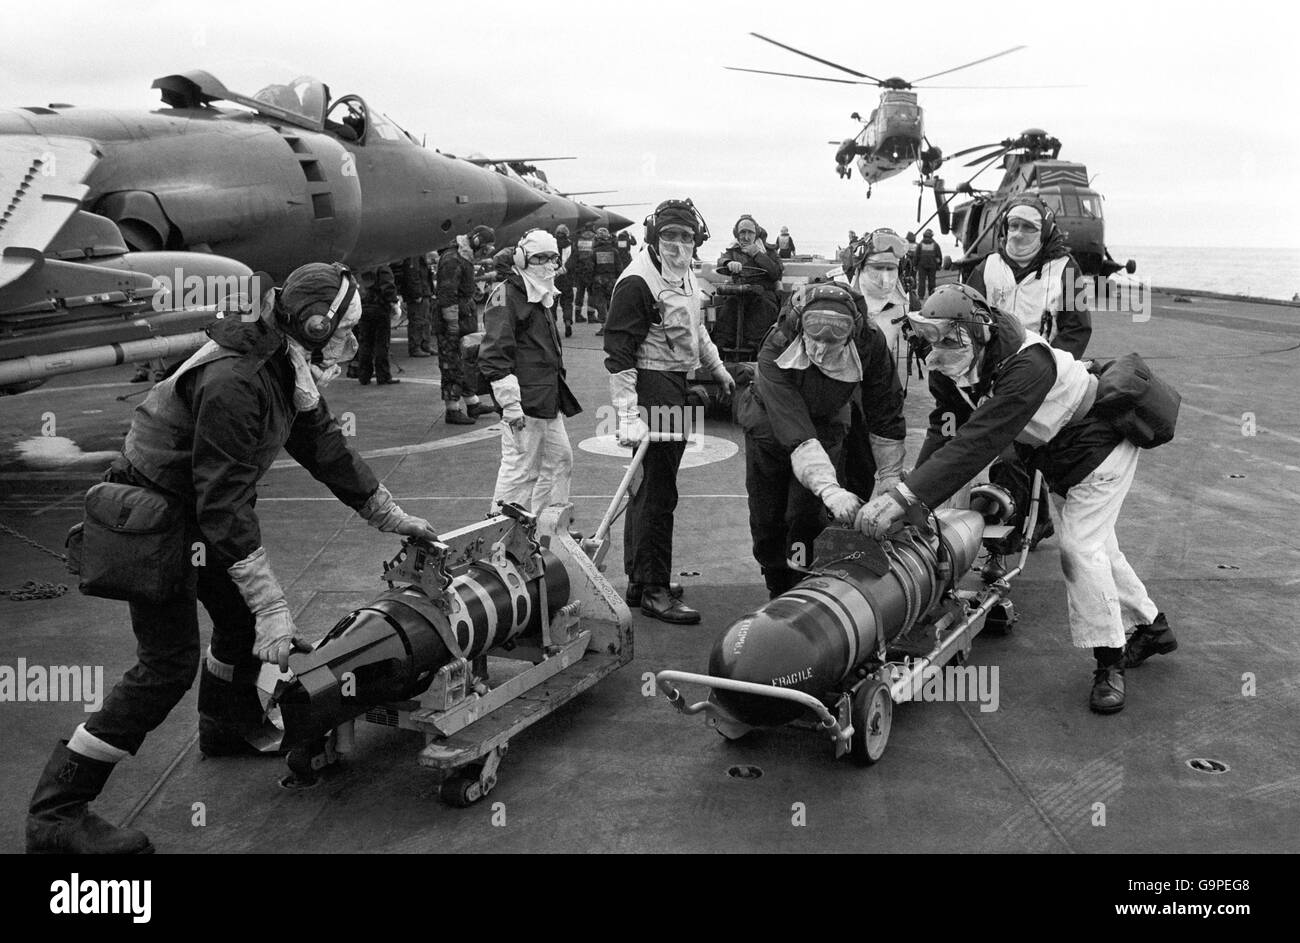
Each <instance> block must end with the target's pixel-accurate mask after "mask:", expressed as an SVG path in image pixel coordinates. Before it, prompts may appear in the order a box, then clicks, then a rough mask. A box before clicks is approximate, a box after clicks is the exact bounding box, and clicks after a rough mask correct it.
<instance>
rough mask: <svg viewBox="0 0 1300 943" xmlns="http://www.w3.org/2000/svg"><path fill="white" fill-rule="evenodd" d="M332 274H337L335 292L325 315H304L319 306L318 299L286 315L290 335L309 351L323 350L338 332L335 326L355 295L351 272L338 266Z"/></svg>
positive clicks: (354, 283) (355, 288)
mask: <svg viewBox="0 0 1300 943" xmlns="http://www.w3.org/2000/svg"><path fill="white" fill-rule="evenodd" d="M334 270H335V271H336V272H338V273H339V290H338V293H337V294H335V296H334V300H333V301H332V302H330V307H329V311H328V312H326V313H325V314H308V313H307V312H308V310H309V309H310V308H313V307H316V306H318V305H319V304H320V300H319V299H313V300H311V301H307V302H304V303H303V304H301V305H299V306H298V309H297V310H296V311H291V312H288V315H287V320H288V323H289V329H290V331H291V332H292V333H293V334H294V335H295V336H297V337H298V338H299V339H300V340H301V341H302V343H303V344H304V345H305V346H308V347H311V348H312V349H313V350H319V349H320V348H322V347H324V346H325V345H326V344H327V343H329V340H330V338H331V337H333V336H334V332H335V331H337V330H338V329H339V323H340V322H342V320H343V318H344V316H345V315H346V314H347V313H348V308H350V307H351V306H352V299H353V298H355V297H356V294H357V281H356V279H355V278H354V277H353V275H352V272H351V270H350V269H349V268H348V267H347V266H346V265H344V264H343V263H341V262H335V263H334Z"/></svg>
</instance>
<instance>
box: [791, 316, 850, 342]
mask: <svg viewBox="0 0 1300 943" xmlns="http://www.w3.org/2000/svg"><path fill="white" fill-rule="evenodd" d="M803 333H804V336H805V337H807V338H808V339H809V340H814V341H820V342H821V343H823V344H843V343H844V342H845V341H847V340H848V339H849V337H850V336H851V335H852V334H853V316H852V315H850V314H844V313H842V312H839V311H827V310H825V309H821V308H818V309H814V310H812V311H807V312H805V313H804V316H803Z"/></svg>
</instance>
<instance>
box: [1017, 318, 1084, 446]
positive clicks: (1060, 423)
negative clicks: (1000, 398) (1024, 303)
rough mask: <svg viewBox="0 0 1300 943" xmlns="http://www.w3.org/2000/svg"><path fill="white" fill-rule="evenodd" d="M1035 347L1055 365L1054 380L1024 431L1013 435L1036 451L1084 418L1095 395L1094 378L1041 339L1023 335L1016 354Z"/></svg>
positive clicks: (1075, 362)
mask: <svg viewBox="0 0 1300 943" xmlns="http://www.w3.org/2000/svg"><path fill="white" fill-rule="evenodd" d="M1035 344H1041V345H1043V346H1044V347H1046V348H1047V350H1048V352H1049V353H1051V355H1052V359H1053V360H1055V361H1056V380H1055V382H1053V383H1052V388H1051V389H1050V390H1048V392H1047V396H1046V398H1044V400H1043V402H1042V404H1041V405H1040V406H1039V407H1038V409H1037V410H1035V411H1034V415H1033V416H1031V417H1030V419H1029V422H1028V423H1027V424H1026V425H1025V428H1023V429H1022V430H1020V432H1019V433H1018V434H1017V435H1016V441H1017V442H1022V443H1024V444H1025V445H1031V446H1034V447H1035V448H1039V447H1041V446H1044V445H1046V444H1047V443H1048V442H1050V441H1052V439H1053V438H1055V437H1056V434H1057V433H1059V432H1060V431H1061V430H1062V429H1064V428H1065V427H1066V426H1067V425H1069V424H1070V421H1071V420H1072V419H1075V418H1076V414H1077V416H1078V417H1079V418H1082V416H1083V415H1086V414H1087V411H1088V409H1089V408H1091V405H1092V400H1094V399H1095V398H1096V395H1097V378H1096V377H1095V376H1094V375H1093V374H1091V373H1089V372H1088V368H1087V367H1085V366H1084V365H1083V363H1082V362H1081V361H1078V360H1075V359H1074V357H1073V356H1072V355H1071V354H1069V353H1067V352H1066V351H1064V350H1057V349H1056V348H1055V347H1052V346H1051V345H1049V344H1048V343H1047V341H1045V340H1043V337H1042V335H1040V334H1036V333H1034V332H1033V331H1025V340H1024V343H1023V344H1021V345H1020V350H1018V351H1016V353H1019V352H1020V351H1023V350H1028V349H1029V348H1030V347H1032V346H1034V345H1035Z"/></svg>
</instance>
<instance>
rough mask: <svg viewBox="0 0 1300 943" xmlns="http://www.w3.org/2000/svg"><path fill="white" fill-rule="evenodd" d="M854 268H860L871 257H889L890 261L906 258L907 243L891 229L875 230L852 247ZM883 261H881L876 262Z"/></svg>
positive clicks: (899, 260)
mask: <svg viewBox="0 0 1300 943" xmlns="http://www.w3.org/2000/svg"><path fill="white" fill-rule="evenodd" d="M851 248H852V251H853V263H854V267H861V266H863V265H865V264H866V262H867V260H868V259H870V258H871V257H872V256H873V255H885V254H887V255H889V256H891V257H892V261H894V262H901V261H903V259H905V258H907V243H905V242H904V241H903V240H902V239H901V238H899V235H898V233H896V232H894V231H893V230H892V229H877V230H876V231H875V232H872V233H868V234H867V235H866V236H865V237H863V238H862V239H859V240H858V241H857V242H855V243H854V244H853V245H852V247H851ZM877 261H883V260H877Z"/></svg>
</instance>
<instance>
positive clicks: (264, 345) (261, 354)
mask: <svg viewBox="0 0 1300 943" xmlns="http://www.w3.org/2000/svg"><path fill="white" fill-rule="evenodd" d="M223 329H225V330H223ZM238 330H239V329H238V328H236V327H234V326H227V325H225V324H219V325H214V326H213V328H212V329H210V333H211V332H212V331H216V332H220V333H222V334H223V336H224V335H229V334H233V333H235V332H237V331H238ZM247 330H248V331H249V332H252V330H253V329H252V328H251V327H250V328H248V329H247ZM283 343H284V342H283V340H281V339H280V338H279V337H278V336H270V334H269V332H268V334H266V335H262V336H260V337H257V338H256V339H254V340H252V342H251V343H250V344H247V345H245V349H238V348H235V347H226V346H223V345H222V344H219V343H217V341H215V340H209V341H207V342H206V343H205V344H204V345H203V346H202V347H200V348H199V349H198V350H196V351H195V352H194V353H193V354H192V355H190V358H189V359H188V360H186V361H185V362H184V363H183V364H181V365H180V367H178V368H177V369H176V371H175V372H174V373H172V375H171V376H169V377H168V378H167V379H165V380H163V381H162V382H160V383H158V384H156V385H155V386H154V387H153V388H152V389H151V390H150V391H149V393H148V395H147V396H145V398H144V402H142V403H141V404H140V405H139V406H137V407H136V408H135V410H134V412H133V414H132V416H131V428H130V429H129V430H128V431H127V434H126V441H125V442H124V443H123V445H122V454H123V455H125V456H126V459H127V461H128V462H130V463H131V465H132V466H133V467H134V468H135V469H136V470H137V471H139V472H140V473H141V474H142V475H144V477H146V478H148V479H149V480H150V481H152V482H153V483H154V484H155V485H157V486H158V487H160V488H162V489H163V490H165V491H169V492H171V493H172V494H177V495H187V494H192V493H193V491H194V480H193V474H194V473H193V464H194V414H193V413H192V412H191V411H190V406H189V404H188V403H186V402H185V401H184V400H182V399H181V397H180V396H179V395H177V392H176V386H177V384H178V383H180V381H181V377H183V376H185V375H186V374H187V373H190V372H191V371H193V370H196V369H197V368H199V367H202V366H205V365H207V364H210V363H215V362H216V361H218V360H225V359H228V358H232V357H244V356H248V355H250V354H251V356H252V359H251V360H250V363H249V371H250V374H251V373H253V372H256V370H257V369H259V368H260V367H261V364H262V363H264V362H265V361H266V360H267V359H269V358H270V357H271V356H273V355H274V354H275V353H276V352H277V351H278V350H279V349H280V346H281V345H282V344H283ZM286 429H287V426H286Z"/></svg>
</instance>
